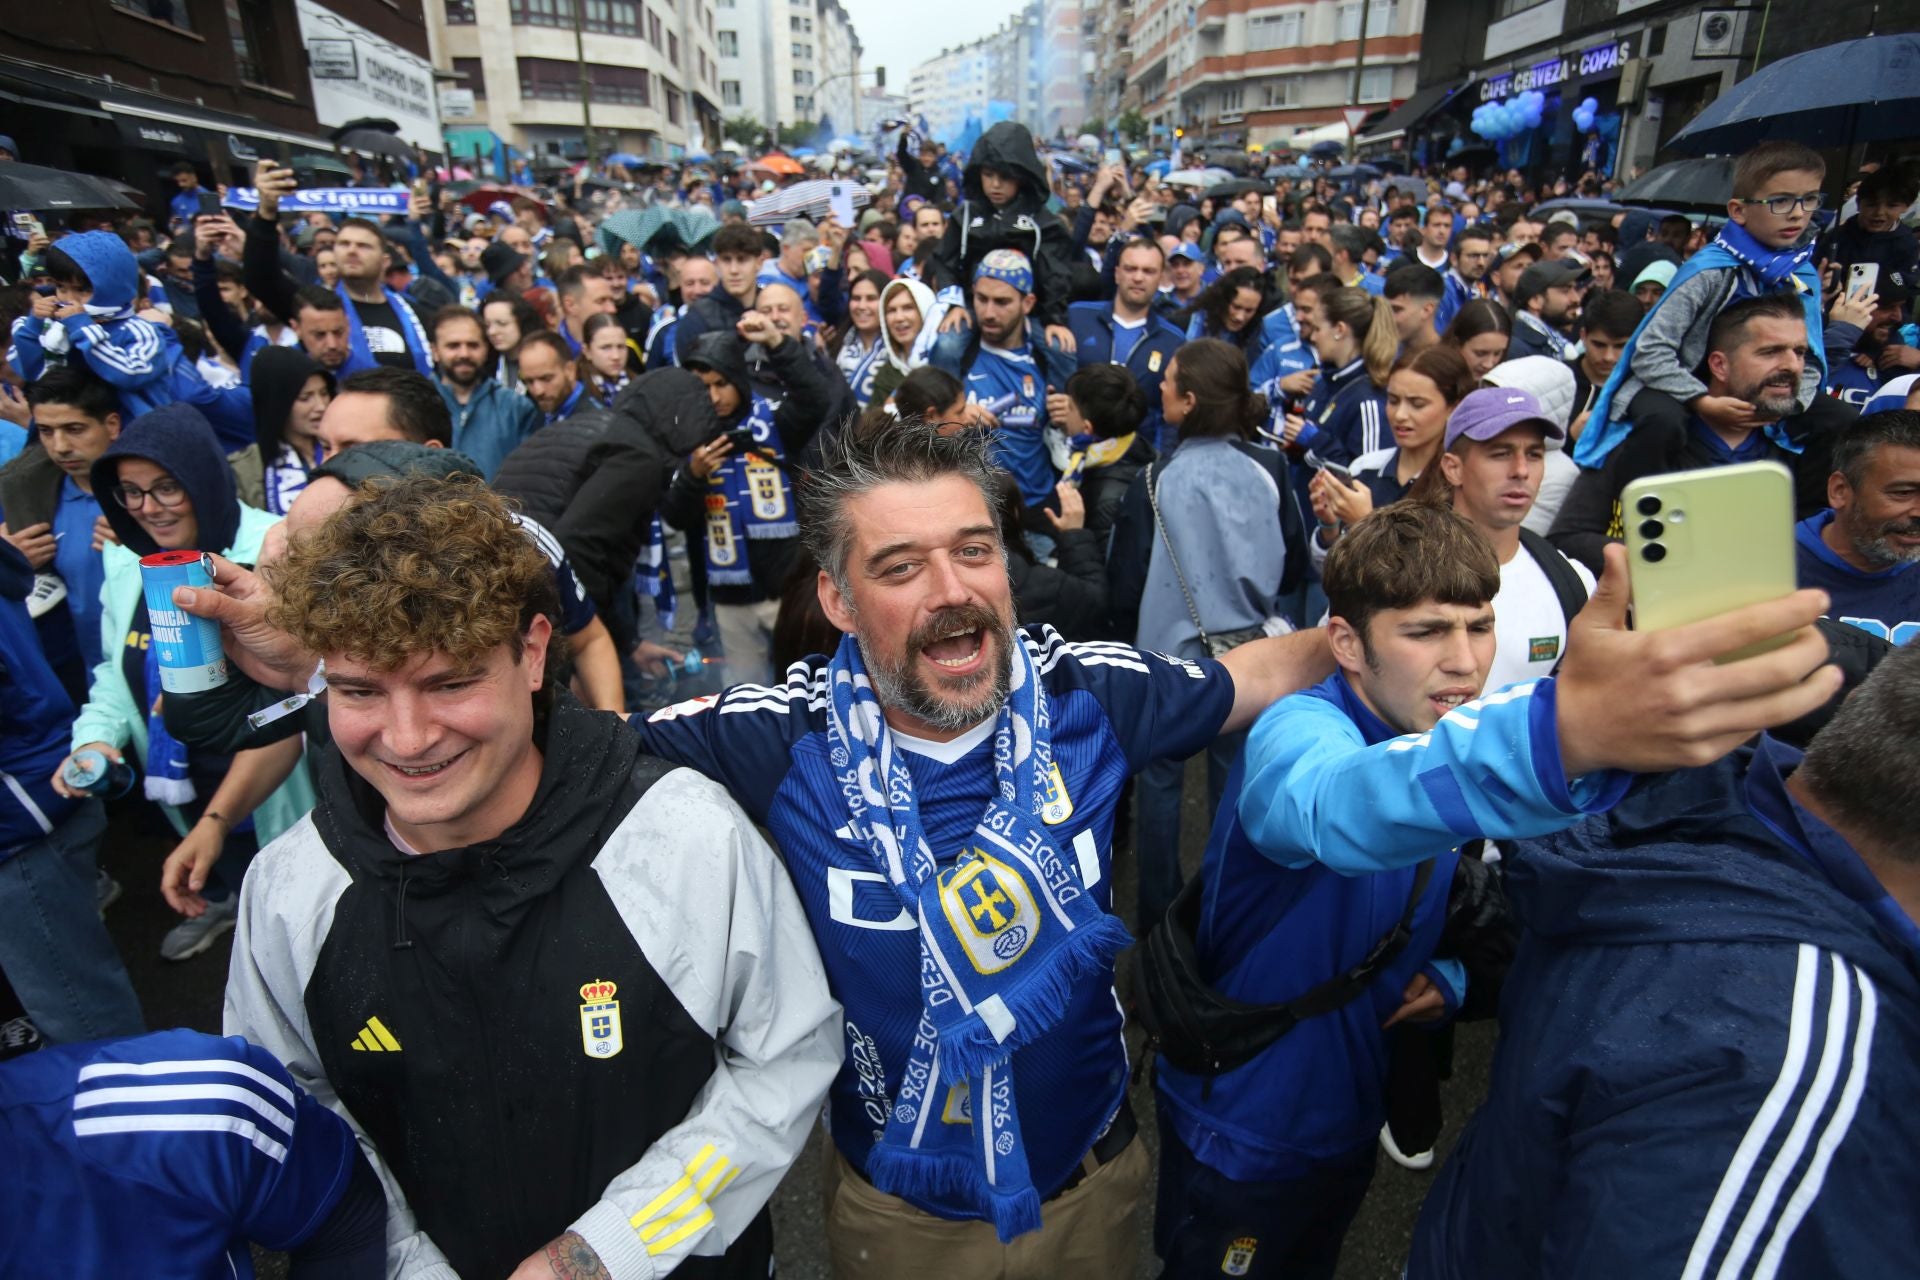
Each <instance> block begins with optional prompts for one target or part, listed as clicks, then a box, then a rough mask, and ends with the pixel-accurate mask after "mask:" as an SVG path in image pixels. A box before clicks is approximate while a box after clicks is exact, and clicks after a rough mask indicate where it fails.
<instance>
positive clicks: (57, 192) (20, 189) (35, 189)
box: [0, 163, 134, 210]
mask: <svg viewBox="0 0 1920 1280" xmlns="http://www.w3.org/2000/svg"><path fill="white" fill-rule="evenodd" d="M133 207H134V204H133V201H131V200H129V199H127V198H126V197H125V196H123V195H121V194H120V193H119V192H118V191H115V190H114V189H113V188H112V187H110V186H108V185H107V184H106V183H105V182H103V181H102V180H101V179H99V178H96V177H94V176H93V175H92V174H87V173H69V172H68V171H67V170H65V169H49V168H47V167H46V166H44V165H38V164H19V163H12V164H0V209H24V210H60V209H131V208H133Z"/></svg>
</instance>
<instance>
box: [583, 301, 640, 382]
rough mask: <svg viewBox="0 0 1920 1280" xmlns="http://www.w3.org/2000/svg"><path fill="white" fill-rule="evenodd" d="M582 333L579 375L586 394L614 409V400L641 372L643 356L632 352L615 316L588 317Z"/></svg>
mask: <svg viewBox="0 0 1920 1280" xmlns="http://www.w3.org/2000/svg"><path fill="white" fill-rule="evenodd" d="M580 332H581V333H582V334H583V335H585V341H583V342H582V343H581V344H580V355H579V358H578V361H577V372H578V375H579V378H580V381H581V382H583V383H585V384H586V387H587V392H588V394H589V395H591V396H593V398H594V399H596V400H598V401H599V402H600V403H601V404H604V405H611V404H612V403H613V399H614V397H615V396H617V395H619V394H620V391H621V389H622V388H624V387H625V386H626V385H627V383H629V382H631V381H632V380H633V378H634V376H635V375H636V374H638V373H639V372H640V353H639V352H637V351H635V350H634V349H633V343H632V342H631V341H629V340H628V338H627V330H626V328H625V326H623V325H622V324H621V323H620V318H619V317H618V316H613V315H606V314H601V315H592V316H588V317H587V322H586V324H585V325H583V326H581V329H580Z"/></svg>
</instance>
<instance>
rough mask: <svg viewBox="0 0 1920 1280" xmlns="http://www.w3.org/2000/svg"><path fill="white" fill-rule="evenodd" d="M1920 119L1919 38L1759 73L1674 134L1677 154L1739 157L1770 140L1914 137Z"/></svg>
mask: <svg viewBox="0 0 1920 1280" xmlns="http://www.w3.org/2000/svg"><path fill="white" fill-rule="evenodd" d="M1916 112H1920V35H1914V34H1911V33H1906V34H1901V35H1889V36H1867V37H1865V38H1864V39H1860V40H1843V41H1841V42H1840V43H1839V44H1830V45H1827V46H1825V47H1824V48H1820V49H1809V50H1808V51H1807V52H1805V53H1796V54H1794V55H1793V56H1792V57H1789V58H1782V59H1780V61H1778V62H1776V63H1773V64H1771V65H1770V66H1765V67H1762V68H1760V70H1759V71H1757V72H1755V73H1754V74H1753V75H1750V76H1748V77H1747V78H1746V79H1745V80H1742V81H1741V82H1740V83H1738V84H1736V85H1734V86H1733V88H1731V89H1729V90H1728V91H1727V92H1725V93H1723V94H1721V95H1720V97H1719V98H1717V99H1716V100H1715V101H1714V102H1713V104H1712V105H1711V106H1709V107H1708V108H1707V109H1706V110H1705V111H1702V112H1701V113H1700V114H1699V115H1697V116H1695V117H1694V118H1693V121H1692V123H1690V124H1688V125H1687V127H1686V128H1684V129H1682V130H1681V131H1680V132H1679V133H1677V134H1675V135H1674V138H1673V142H1672V146H1673V148H1674V149H1675V150H1676V151H1686V152H1691V153H1693V154H1696V155H1698V154H1701V153H1704V152H1710V151H1711V152H1719V153H1723V154H1729V155H1731V154H1736V153H1738V152H1741V151H1745V150H1747V149H1748V148H1749V147H1752V146H1754V145H1755V144H1756V143H1759V142H1763V141H1765V140H1766V139H1768V138H1790V139H1792V140H1793V141H1795V142H1804V143H1806V144H1807V145H1808V146H1810V147H1844V146H1851V145H1852V144H1853V143H1856V142H1890V141H1895V140H1898V139H1902V138H1910V137H1912V136H1913V132H1914V128H1915V126H1914V117H1915V113H1916Z"/></svg>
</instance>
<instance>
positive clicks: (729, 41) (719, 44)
mask: <svg viewBox="0 0 1920 1280" xmlns="http://www.w3.org/2000/svg"><path fill="white" fill-rule="evenodd" d="M713 43H714V47H716V48H717V49H719V50H720V56H721V57H723V58H737V57H739V56H740V33H739V32H738V31H722V32H721V33H720V34H719V35H717V36H715V37H714V38H713Z"/></svg>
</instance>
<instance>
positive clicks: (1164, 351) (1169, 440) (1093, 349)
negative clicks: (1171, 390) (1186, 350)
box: [1067, 302, 1183, 452]
mask: <svg viewBox="0 0 1920 1280" xmlns="http://www.w3.org/2000/svg"><path fill="white" fill-rule="evenodd" d="M1067 328H1068V329H1070V330H1072V331H1073V342H1074V361H1075V364H1076V367H1078V368H1081V369H1085V368H1086V367H1088V366H1089V365H1096V364H1108V363H1110V362H1111V361H1112V360H1113V304H1112V303H1111V302H1076V303H1074V304H1073V305H1072V306H1070V307H1068V308H1067ZM1182 341H1183V338H1182V337H1181V334H1180V330H1179V329H1178V328H1177V327H1176V326H1175V325H1174V324H1173V323H1172V322H1171V321H1169V320H1168V319H1167V318H1166V317H1165V316H1163V315H1161V314H1159V313H1158V312H1154V311H1149V312H1148V314H1147V326H1146V332H1144V333H1142V334H1141V335H1140V339H1139V341H1137V342H1135V343H1134V344H1133V350H1132V351H1131V352H1129V353H1128V354H1127V358H1126V359H1125V360H1123V361H1121V366H1122V367H1123V368H1124V369H1126V371H1127V372H1128V373H1130V374H1132V375H1133V378H1134V381H1135V382H1138V383H1139V384H1140V393H1141V394H1142V395H1144V396H1145V397H1146V398H1147V416H1146V417H1145V418H1144V419H1142V421H1141V423H1140V427H1139V429H1140V430H1141V431H1143V432H1145V433H1146V438H1147V440H1148V441H1149V442H1150V443H1151V444H1152V445H1153V446H1154V447H1155V448H1156V449H1159V450H1161V451H1162V452H1164V451H1166V450H1167V449H1170V448H1172V447H1173V443H1174V437H1176V436H1177V435H1178V434H1179V433H1178V432H1177V431H1174V430H1173V429H1171V428H1169V427H1168V426H1167V419H1166V415H1165V414H1163V413H1161V411H1160V380H1161V379H1162V378H1163V377H1165V376H1166V370H1167V365H1168V363H1169V362H1170V361H1172V359H1173V353H1174V352H1176V351H1178V350H1179V349H1180V344H1181V342H1182Z"/></svg>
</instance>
